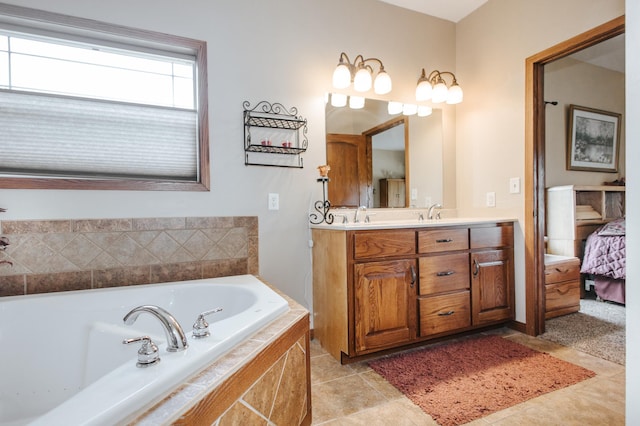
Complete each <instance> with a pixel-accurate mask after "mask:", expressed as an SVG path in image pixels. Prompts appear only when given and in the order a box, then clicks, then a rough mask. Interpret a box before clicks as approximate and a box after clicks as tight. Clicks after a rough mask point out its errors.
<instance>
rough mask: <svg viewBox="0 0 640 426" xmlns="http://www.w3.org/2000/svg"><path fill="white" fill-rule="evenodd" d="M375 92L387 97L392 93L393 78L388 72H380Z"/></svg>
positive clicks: (376, 80)
mask: <svg viewBox="0 0 640 426" xmlns="http://www.w3.org/2000/svg"><path fill="white" fill-rule="evenodd" d="M373 91H374V92H375V93H376V94H378V95H385V94H387V93H389V92H390V91H391V77H389V74H387V72H386V71H380V72H379V73H378V75H377V76H376V79H375V81H374V82H373Z"/></svg>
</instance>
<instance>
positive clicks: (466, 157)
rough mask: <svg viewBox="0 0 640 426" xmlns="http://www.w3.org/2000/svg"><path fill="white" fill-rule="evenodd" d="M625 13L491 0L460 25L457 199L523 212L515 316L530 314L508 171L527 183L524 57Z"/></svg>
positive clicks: (481, 210) (571, 4)
mask: <svg viewBox="0 0 640 426" xmlns="http://www.w3.org/2000/svg"><path fill="white" fill-rule="evenodd" d="M623 14H624V1H623V0H615V1H612V0H590V1H589V2H584V1H583V0H562V1H558V0H536V1H527V0H489V1H488V2H487V3H486V4H485V5H484V6H482V7H481V8H480V9H478V10H477V11H476V12H475V13H473V14H471V15H470V16H468V17H467V18H465V19H463V20H462V21H461V22H459V23H458V24H457V26H456V60H457V64H456V66H457V68H456V70H457V76H458V79H459V81H460V84H461V85H463V82H464V85H463V88H464V90H465V101H464V102H463V103H462V104H460V105H458V107H457V109H456V160H457V165H456V170H457V175H456V184H457V197H458V198H457V206H458V209H459V212H460V214H461V215H463V216H496V215H497V216H509V217H515V218H518V220H519V222H520V227H519V228H517V229H516V235H515V238H516V248H515V263H516V319H517V320H518V321H522V322H524V321H525V319H526V318H525V283H524V275H525V270H524V235H523V226H524V217H525V214H526V212H525V211H524V193H523V192H522V191H521V192H520V193H519V194H510V193H509V179H510V178H512V177H519V178H520V179H521V182H522V183H523V184H524V170H525V165H524V121H525V120H524V108H525V105H524V97H525V81H524V78H525V60H526V58H528V57H529V56H532V55H534V54H536V53H538V52H540V51H543V50H545V49H547V48H549V47H551V46H554V45H555V44H558V43H560V42H562V41H564V40H566V39H569V38H571V37H573V36H576V35H578V34H580V33H583V32H585V31H587V30H589V29H591V28H593V27H595V26H597V25H600V24H602V23H605V22H607V21H609V20H611V19H613V18H616V17H618V16H620V15H623ZM522 187H523V188H524V185H522ZM487 192H495V193H496V207H494V208H489V207H486V206H485V194H486V193H487ZM529 214H531V213H529Z"/></svg>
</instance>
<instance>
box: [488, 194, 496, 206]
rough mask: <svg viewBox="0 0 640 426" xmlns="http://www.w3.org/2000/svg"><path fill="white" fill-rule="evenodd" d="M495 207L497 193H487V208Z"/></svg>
mask: <svg viewBox="0 0 640 426" xmlns="http://www.w3.org/2000/svg"><path fill="white" fill-rule="evenodd" d="M495 206H496V193H495V192H487V207H495Z"/></svg>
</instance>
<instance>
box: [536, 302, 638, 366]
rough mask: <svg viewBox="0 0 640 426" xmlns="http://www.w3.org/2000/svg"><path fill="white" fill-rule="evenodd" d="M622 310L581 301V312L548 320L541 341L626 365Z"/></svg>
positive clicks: (621, 308) (611, 305) (609, 304)
mask: <svg viewBox="0 0 640 426" xmlns="http://www.w3.org/2000/svg"><path fill="white" fill-rule="evenodd" d="M625 318H626V315H625V307H624V306H623V305H618V304H615V303H608V302H602V301H599V300H592V299H582V300H580V312H576V313H573V314H569V315H564V316H561V317H557V318H551V319H549V320H547V321H546V323H545V332H544V333H543V334H541V335H540V337H541V338H543V339H546V340H550V341H552V342H555V343H560V344H561V345H564V346H569V347H570V348H573V349H576V350H579V351H582V352H586V353H588V354H590V355H593V356H597V357H598V358H603V359H606V360H609V361H612V362H615V363H617V364H620V365H624V364H625V335H626V333H625V325H626V319H625Z"/></svg>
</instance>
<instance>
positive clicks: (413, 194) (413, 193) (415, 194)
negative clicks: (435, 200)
mask: <svg viewBox="0 0 640 426" xmlns="http://www.w3.org/2000/svg"><path fill="white" fill-rule="evenodd" d="M411 199H412V200H414V201H415V200H417V199H418V189H417V188H411Z"/></svg>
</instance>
